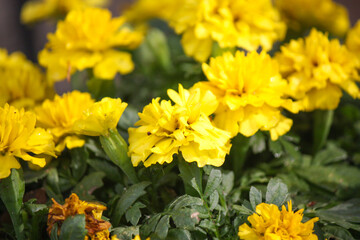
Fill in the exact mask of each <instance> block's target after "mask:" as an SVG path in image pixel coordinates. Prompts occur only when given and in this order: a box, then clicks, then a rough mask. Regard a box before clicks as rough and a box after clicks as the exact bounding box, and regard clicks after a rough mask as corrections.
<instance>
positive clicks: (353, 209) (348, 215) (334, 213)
mask: <svg viewBox="0 0 360 240" xmlns="http://www.w3.org/2000/svg"><path fill="white" fill-rule="evenodd" d="M318 212H319V213H321V214H322V215H324V214H325V215H326V216H328V217H332V218H341V219H342V220H345V221H348V222H353V223H360V199H359V198H357V199H351V200H349V201H346V202H343V203H340V204H338V205H336V206H334V207H332V208H329V209H326V210H319V211H318Z"/></svg>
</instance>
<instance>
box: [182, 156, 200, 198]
mask: <svg viewBox="0 0 360 240" xmlns="http://www.w3.org/2000/svg"><path fill="white" fill-rule="evenodd" d="M178 159H179V170H180V177H181V179H182V180H183V182H184V186H185V191H186V194H189V195H196V192H197V193H198V194H199V195H201V194H202V172H201V171H202V170H201V169H200V168H199V167H198V166H197V165H196V163H188V162H186V161H185V160H184V159H182V156H181V155H178ZM192 179H194V183H191V181H192ZM195 188H196V189H195ZM192 189H195V190H196V192H195V191H193V190H192Z"/></svg>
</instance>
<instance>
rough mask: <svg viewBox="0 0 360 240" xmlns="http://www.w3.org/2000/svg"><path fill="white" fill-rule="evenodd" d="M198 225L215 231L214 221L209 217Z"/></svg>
mask: <svg viewBox="0 0 360 240" xmlns="http://www.w3.org/2000/svg"><path fill="white" fill-rule="evenodd" d="M199 226H200V227H202V228H204V229H207V230H210V231H212V232H217V230H216V226H215V223H214V222H213V221H211V220H209V219H204V220H202V221H201V222H200V224H199Z"/></svg>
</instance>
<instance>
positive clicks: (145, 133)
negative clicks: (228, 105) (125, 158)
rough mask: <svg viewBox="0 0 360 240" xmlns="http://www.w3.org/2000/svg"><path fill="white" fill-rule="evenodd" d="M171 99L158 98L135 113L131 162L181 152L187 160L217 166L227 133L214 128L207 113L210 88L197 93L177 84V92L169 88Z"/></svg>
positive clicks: (155, 159) (225, 151) (212, 99)
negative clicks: (138, 118) (135, 121)
mask: <svg viewBox="0 0 360 240" xmlns="http://www.w3.org/2000/svg"><path fill="white" fill-rule="evenodd" d="M168 95H169V97H170V99H171V100H172V101H173V102H175V105H172V104H171V102H170V101H165V100H162V101H161V102H160V99H159V98H156V99H153V100H152V103H150V104H149V105H147V106H145V107H144V110H143V112H142V113H139V116H140V120H139V121H138V122H137V123H136V124H135V125H136V126H139V127H138V128H129V155H130V156H131V161H132V163H133V165H134V166H137V165H138V164H139V163H140V162H144V166H145V167H149V166H150V165H152V164H156V163H159V164H163V163H165V162H166V163H170V162H171V161H172V160H173V155H174V154H178V153H179V152H181V153H182V156H183V158H184V159H185V161H187V162H196V163H197V165H198V167H203V166H205V165H213V166H221V165H222V164H223V163H224V160H225V155H226V154H228V153H229V150H230V147H231V145H230V143H229V140H230V133H228V132H226V131H223V130H221V129H218V128H216V127H215V126H214V125H213V124H212V123H211V121H210V119H209V117H208V116H209V115H210V114H211V113H212V112H213V111H214V110H215V109H216V104H214V102H215V103H216V98H215V96H214V95H213V94H211V92H209V91H208V92H205V93H204V94H202V95H201V94H200V90H199V89H193V90H192V91H188V90H186V89H183V87H182V85H179V92H175V91H174V90H171V89H169V90H168Z"/></svg>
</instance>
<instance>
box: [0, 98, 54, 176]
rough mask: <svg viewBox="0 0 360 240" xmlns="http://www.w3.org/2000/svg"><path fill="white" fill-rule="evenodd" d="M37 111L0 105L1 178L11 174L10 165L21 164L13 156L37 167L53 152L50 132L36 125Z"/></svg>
mask: <svg viewBox="0 0 360 240" xmlns="http://www.w3.org/2000/svg"><path fill="white" fill-rule="evenodd" d="M35 124H36V115H35V114H34V113H32V112H25V110H24V109H21V110H18V109H16V108H15V107H13V106H9V105H8V104H5V106H4V107H0V163H1V167H0V179H2V178H6V177H8V176H9V175H10V171H11V168H20V167H21V166H20V164H19V162H18V160H17V159H16V158H21V159H23V160H25V161H29V162H31V163H32V164H35V165H37V166H40V167H44V166H45V164H46V161H45V156H44V155H50V156H55V153H54V142H53V138H52V136H51V134H49V133H47V132H46V131H45V130H44V129H42V128H36V127H35Z"/></svg>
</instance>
